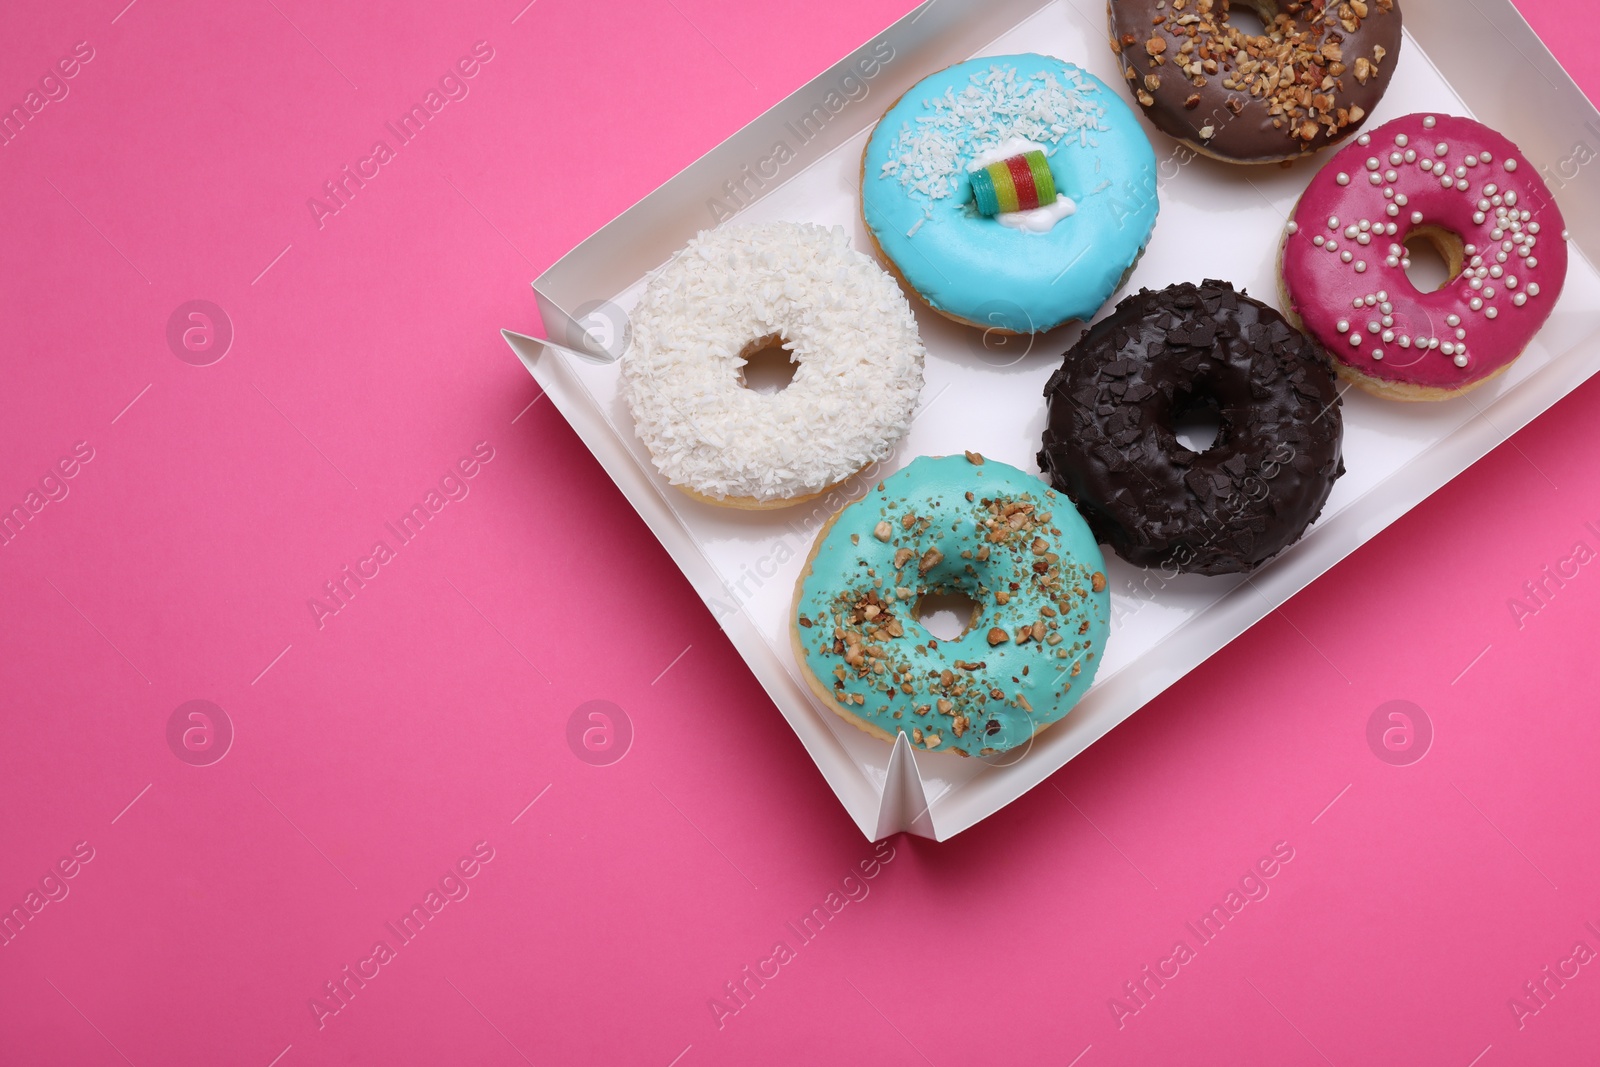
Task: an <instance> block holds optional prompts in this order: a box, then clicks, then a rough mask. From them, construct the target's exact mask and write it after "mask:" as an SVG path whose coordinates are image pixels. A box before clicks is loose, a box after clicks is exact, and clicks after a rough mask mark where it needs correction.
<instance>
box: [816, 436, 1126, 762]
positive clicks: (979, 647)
mask: <svg viewBox="0 0 1600 1067" xmlns="http://www.w3.org/2000/svg"><path fill="white" fill-rule="evenodd" d="M949 593H961V594H965V595H966V596H967V597H969V598H970V599H971V600H972V602H973V607H972V615H971V618H970V620H969V622H968V625H967V629H966V631H965V632H964V633H963V634H962V635H961V636H960V637H958V638H956V639H954V640H949V641H944V640H940V639H939V638H937V637H935V636H934V635H933V634H932V633H930V632H929V631H928V630H927V629H926V628H925V627H924V626H923V625H922V623H921V622H919V621H918V611H919V604H920V603H921V601H922V598H923V597H926V596H933V595H939V594H949ZM1110 616H1111V595H1110V594H1109V593H1108V592H1107V591H1106V575H1105V561H1104V559H1103V558H1102V557H1101V555H1100V550H1099V549H1098V548H1097V547H1096V546H1095V543H1094V538H1093V537H1092V536H1090V533H1089V528H1088V527H1087V526H1086V525H1084V522H1083V519H1081V518H1080V517H1079V516H1078V513H1077V512H1076V511H1074V510H1073V509H1072V504H1071V503H1070V502H1069V501H1068V500H1066V499H1065V498H1064V497H1061V496H1058V495H1057V494H1055V493H1053V492H1051V491H1050V488H1049V487H1048V486H1046V485H1045V484H1044V483H1043V482H1041V481H1040V480H1039V479H1038V478H1036V477H1034V476H1032V475H1030V474H1024V473H1023V472H1022V471H1020V470H1017V469H1016V468H1015V467H1008V466H1006V465H1005V464H1004V463H997V462H995V461H994V460H985V459H984V457H983V456H981V455H978V454H977V453H975V452H968V453H966V454H965V455H963V456H938V457H932V456H922V457H919V458H917V459H914V460H912V461H911V463H910V464H909V465H908V466H906V467H905V468H903V469H901V470H899V471H897V472H895V473H894V474H892V475H890V476H889V477H887V478H885V479H883V481H881V482H879V483H878V485H877V487H876V488H875V489H873V490H872V491H871V492H869V493H867V494H866V495H865V496H863V497H862V498H861V499H860V500H858V501H856V502H854V503H852V504H848V505H846V506H845V507H844V508H843V509H842V510H840V511H839V512H838V513H836V514H835V515H834V516H833V517H832V518H831V519H829V520H828V522H827V523H826V524H825V525H824V526H823V528H822V530H821V532H820V533H818V535H817V540H816V543H815V544H814V545H813V546H812V548H811V555H810V557H809V558H808V559H807V560H806V565H805V567H804V569H803V570H802V571H801V574H800V578H799V581H797V582H796V583H795V595H794V614H793V620H792V622H793V625H792V627H791V637H792V640H793V644H794V655H795V660H796V661H797V662H798V663H799V665H800V668H801V673H802V674H803V675H804V676H805V679H806V681H807V683H808V684H809V685H810V686H811V690H812V692H814V693H815V694H816V696H817V699H818V700H820V701H822V703H823V704H824V705H826V706H827V707H828V708H830V709H832V710H833V711H834V712H835V713H837V714H838V715H840V716H842V717H843V718H844V719H845V720H847V721H848V722H850V723H852V724H854V725H856V726H858V727H860V728H861V729H862V730H865V731H866V732H867V733H869V734H872V735H873V736H875V737H878V738H881V739H883V740H885V741H893V740H894V738H895V735H896V734H897V733H906V734H909V735H910V738H911V743H912V744H913V745H916V746H917V747H918V748H922V749H928V750H937V751H940V752H954V753H956V754H958V755H961V756H989V755H994V754H996V753H1000V752H1006V751H1009V750H1011V749H1014V748H1016V747H1017V746H1019V745H1023V744H1026V743H1027V742H1028V741H1029V739H1030V738H1032V737H1033V736H1034V734H1036V733H1037V732H1038V731H1040V730H1042V729H1044V728H1045V727H1046V726H1049V725H1050V724H1051V723H1054V722H1058V721H1060V720H1061V719H1062V718H1063V717H1064V716H1065V715H1066V714H1067V712H1069V711H1071V710H1072V707H1073V705H1074V704H1076V703H1077V702H1078V700H1079V699H1081V698H1082V696H1083V694H1084V693H1085V692H1086V691H1087V690H1088V688H1089V685H1090V683H1091V682H1093V681H1094V674H1095V670H1096V668H1098V667H1099V665H1100V658H1101V653H1102V652H1103V650H1104V648H1105V643H1106V636H1107V634H1108V632H1109V630H1110Z"/></svg>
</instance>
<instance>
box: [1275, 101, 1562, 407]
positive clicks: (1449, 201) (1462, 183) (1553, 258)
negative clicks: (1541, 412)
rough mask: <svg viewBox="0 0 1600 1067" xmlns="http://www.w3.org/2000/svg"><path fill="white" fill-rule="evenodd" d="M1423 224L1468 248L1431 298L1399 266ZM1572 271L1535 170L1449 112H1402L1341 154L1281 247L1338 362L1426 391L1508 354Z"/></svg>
mask: <svg viewBox="0 0 1600 1067" xmlns="http://www.w3.org/2000/svg"><path fill="white" fill-rule="evenodd" d="M1446 179H1448V180H1449V182H1450V184H1449V185H1448V186H1446V184H1445V180H1446ZM1341 180H1343V181H1344V182H1345V183H1346V184H1340V182H1341ZM1334 220H1337V222H1335V221H1334ZM1422 226H1437V227H1440V228H1442V229H1445V230H1449V231H1453V232H1455V233H1457V234H1459V235H1460V236H1461V238H1462V240H1463V242H1464V243H1465V244H1466V248H1467V255H1466V262H1465V264H1464V269H1463V272H1462V274H1461V276H1460V277H1458V278H1456V279H1454V280H1453V281H1451V282H1450V283H1449V284H1447V285H1446V286H1445V287H1444V288H1442V289H1440V290H1439V291H1437V292H1433V293H1422V292H1418V291H1417V288H1416V287H1415V286H1414V285H1412V284H1411V280H1410V279H1409V278H1408V277H1407V276H1406V272H1405V265H1404V264H1405V257H1406V249H1405V241H1406V237H1407V235H1408V234H1410V233H1411V232H1412V231H1414V230H1416V229H1417V228H1419V227H1422ZM1351 227H1354V228H1355V229H1354V230H1351V229H1350V228H1351ZM1352 234H1353V236H1352ZM1497 235H1498V236H1497ZM1363 240H1365V241H1366V243H1365V244H1363V243H1362V241H1363ZM1566 276H1567V242H1566V226H1565V223H1564V222H1563V220H1562V217H1561V211H1560V209H1559V208H1558V207H1557V206H1556V203H1555V200H1554V198H1553V197H1552V196H1551V194H1550V190H1549V188H1548V187H1547V186H1546V185H1545V183H1544V181H1543V180H1542V179H1540V177H1539V173H1538V170H1537V168H1535V167H1534V165H1533V164H1532V163H1529V162H1528V160H1527V159H1526V157H1524V156H1523V155H1522V153H1521V152H1520V151H1518V150H1517V146H1516V145H1514V144H1512V143H1511V142H1510V141H1508V140H1506V138H1504V137H1502V136H1501V135H1500V134H1498V133H1496V132H1495V131H1493V130H1491V129H1489V128H1488V127H1487V126H1484V125H1483V124H1482V123H1479V122H1474V121H1473V120H1472V119H1466V118H1457V117H1452V116H1449V115H1425V114H1417V115H1407V116H1405V117H1404V118H1400V119H1395V120H1394V121H1393V122H1390V123H1387V124H1385V125H1383V126H1381V127H1379V128H1377V129H1375V130H1372V131H1370V132H1368V133H1364V134H1362V135H1361V137H1360V138H1358V139H1357V140H1356V141H1353V142H1351V143H1350V144H1348V145H1347V146H1345V147H1344V148H1343V149H1342V150H1340V152H1339V153H1338V154H1337V155H1335V156H1334V157H1333V159H1332V160H1331V161H1329V163H1328V164H1327V166H1325V167H1323V168H1322V170H1321V171H1320V172H1319V173H1318V174H1317V175H1316V177H1314V178H1313V179H1312V180H1311V185H1310V186H1309V187H1308V188H1307V189H1306V191H1305V194H1304V195H1303V196H1302V197H1301V198H1300V203H1299V204H1298V205H1296V207H1295V210H1294V215H1293V218H1292V219H1291V221H1290V223H1289V229H1288V234H1287V237H1286V239H1285V244H1284V251H1283V279H1284V286H1285V288H1286V289H1287V291H1288V296H1289V302H1290V304H1291V306H1292V307H1293V310H1294V312H1295V313H1296V314H1297V315H1299V316H1300V318H1301V320H1302V321H1303V322H1304V323H1305V328H1306V331H1307V332H1308V333H1310V334H1311V336H1313V337H1314V338H1316V339H1317V340H1318V341H1319V342H1321V344H1322V345H1323V347H1325V348H1326V349H1327V350H1328V351H1329V353H1331V354H1332V356H1333V358H1334V359H1336V360H1338V361H1340V362H1341V363H1344V364H1346V365H1347V366H1349V367H1352V368H1354V369H1355V370H1357V371H1359V372H1360V373H1362V374H1365V375H1368V376H1370V377H1375V378H1381V379H1386V380H1389V381H1395V382H1403V383H1408V384H1413V385H1421V386H1426V387H1429V388H1442V389H1455V388H1459V387H1461V386H1464V385H1468V384H1470V383H1472V382H1475V381H1478V380H1479V379H1481V378H1485V377H1487V376H1488V375H1490V374H1493V373H1494V372H1495V371H1497V370H1499V369H1500V368H1502V367H1504V366H1505V365H1506V364H1508V363H1510V362H1511V361H1512V360H1514V359H1516V358H1517V356H1518V355H1520V354H1521V352H1522V350H1523V348H1525V347H1526V346H1527V344H1528V342H1529V341H1530V340H1532V338H1533V335H1534V334H1535V333H1537V332H1538V331H1539V328H1540V327H1541V326H1543V325H1544V322H1545V320H1546V319H1547V318H1549V317H1550V312H1551V310H1552V308H1553V307H1554V306H1555V302H1556V298H1557V297H1558V296H1560V295H1561V286H1562V283H1563V282H1564V281H1565V280H1566ZM1352 338H1354V339H1355V342H1354V343H1352ZM1419 340H1420V341H1421V345H1420V346H1419V344H1418V341H1419ZM1463 364H1464V365H1463Z"/></svg>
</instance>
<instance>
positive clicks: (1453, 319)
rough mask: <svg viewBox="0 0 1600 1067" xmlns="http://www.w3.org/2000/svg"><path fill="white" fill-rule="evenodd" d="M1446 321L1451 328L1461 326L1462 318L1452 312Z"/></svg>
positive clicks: (1446, 317)
mask: <svg viewBox="0 0 1600 1067" xmlns="http://www.w3.org/2000/svg"><path fill="white" fill-rule="evenodd" d="M1444 321H1445V322H1446V323H1447V324H1448V325H1451V326H1460V325H1461V316H1460V315H1457V314H1456V313H1455V312H1451V313H1450V314H1449V315H1447V316H1445V320H1444Z"/></svg>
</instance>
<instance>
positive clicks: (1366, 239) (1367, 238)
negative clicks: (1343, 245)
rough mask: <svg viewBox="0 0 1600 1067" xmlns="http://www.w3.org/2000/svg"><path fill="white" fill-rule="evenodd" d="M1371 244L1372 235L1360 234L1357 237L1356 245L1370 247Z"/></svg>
mask: <svg viewBox="0 0 1600 1067" xmlns="http://www.w3.org/2000/svg"><path fill="white" fill-rule="evenodd" d="M1371 243H1372V235H1371V234H1369V233H1363V234H1359V235H1357V237H1356V244H1358V245H1370V244H1371Z"/></svg>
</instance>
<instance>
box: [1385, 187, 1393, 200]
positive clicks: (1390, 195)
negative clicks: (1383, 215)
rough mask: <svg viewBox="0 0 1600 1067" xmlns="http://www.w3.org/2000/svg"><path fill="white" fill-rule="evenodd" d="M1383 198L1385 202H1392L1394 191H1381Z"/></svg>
mask: <svg viewBox="0 0 1600 1067" xmlns="http://www.w3.org/2000/svg"><path fill="white" fill-rule="evenodd" d="M1383 198H1384V199H1385V200H1393V199H1394V190H1393V189H1385V190H1384V191H1383Z"/></svg>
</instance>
